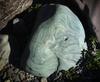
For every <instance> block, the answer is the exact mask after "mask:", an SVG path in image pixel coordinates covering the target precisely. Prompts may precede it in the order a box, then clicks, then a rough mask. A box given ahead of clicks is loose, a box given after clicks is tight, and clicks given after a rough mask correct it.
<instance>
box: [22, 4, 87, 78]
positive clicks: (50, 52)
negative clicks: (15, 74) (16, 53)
mask: <svg viewBox="0 0 100 82" xmlns="http://www.w3.org/2000/svg"><path fill="white" fill-rule="evenodd" d="M48 9H49V11H48V15H50V13H51V11H52V10H54V12H52V13H53V14H52V15H50V17H49V16H47V19H46V13H47V10H48ZM43 17H45V18H44V19H43ZM41 20H42V21H41ZM39 22H40V24H39ZM36 28H37V31H36V32H35V33H34V34H32V38H31V40H30V42H29V45H28V47H27V48H26V49H25V52H24V53H27V54H24V55H23V57H22V58H23V59H24V58H25V55H29V56H28V57H27V58H26V62H24V64H25V65H23V66H25V68H24V69H25V70H27V71H28V72H29V73H31V74H33V75H35V76H40V77H45V78H46V77H49V76H50V75H51V74H52V73H54V72H55V71H57V70H58V71H61V70H68V69H69V68H71V67H75V66H76V63H77V62H78V60H79V59H80V57H81V56H82V54H81V51H82V50H83V49H87V45H86V43H85V42H84V40H85V32H84V28H83V26H82V24H81V22H80V20H79V19H78V17H77V16H76V15H75V14H74V13H73V12H72V11H71V10H70V9H69V8H68V7H67V6H64V5H59V4H57V5H49V6H48V5H45V6H43V7H42V8H41V9H40V12H39V14H38V17H37V22H36ZM28 52H29V53H28ZM23 59H22V61H23Z"/></svg>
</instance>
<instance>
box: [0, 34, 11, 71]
mask: <svg viewBox="0 0 100 82" xmlns="http://www.w3.org/2000/svg"><path fill="white" fill-rule="evenodd" d="M10 51H11V50H10V45H9V42H8V35H0V70H2V69H3V67H4V66H5V65H6V64H7V63H8V62H9V55H10Z"/></svg>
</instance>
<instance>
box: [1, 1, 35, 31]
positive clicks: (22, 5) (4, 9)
mask: <svg viewBox="0 0 100 82" xmlns="http://www.w3.org/2000/svg"><path fill="white" fill-rule="evenodd" d="M32 1H33V0H0V30H1V29H2V28H3V27H5V25H6V24H7V22H8V21H9V20H10V19H12V18H13V17H14V16H15V15H17V14H19V13H21V12H22V11H24V10H25V9H27V8H28V7H29V6H30V5H31V4H32Z"/></svg>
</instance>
